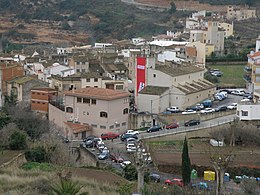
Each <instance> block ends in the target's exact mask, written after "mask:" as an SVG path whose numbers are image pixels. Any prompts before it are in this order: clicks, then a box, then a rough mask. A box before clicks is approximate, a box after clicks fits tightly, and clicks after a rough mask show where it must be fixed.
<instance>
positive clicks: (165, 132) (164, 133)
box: [139, 115, 236, 139]
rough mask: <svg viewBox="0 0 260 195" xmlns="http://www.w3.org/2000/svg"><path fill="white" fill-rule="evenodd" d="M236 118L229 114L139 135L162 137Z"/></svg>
mask: <svg viewBox="0 0 260 195" xmlns="http://www.w3.org/2000/svg"><path fill="white" fill-rule="evenodd" d="M235 118H236V117H235V115H231V116H228V117H225V118H221V119H220V120H217V119H216V121H214V120H211V121H205V122H203V123H201V124H199V125H196V126H188V127H186V126H182V127H179V128H175V129H163V130H161V131H157V132H152V133H142V134H140V135H139V138H140V139H151V138H156V137H162V136H167V135H174V134H178V133H185V132H190V131H198V130H202V129H207V128H211V127H216V126H219V125H223V124H227V123H231V122H233V121H234V120H235Z"/></svg>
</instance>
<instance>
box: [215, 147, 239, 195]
mask: <svg viewBox="0 0 260 195" xmlns="http://www.w3.org/2000/svg"><path fill="white" fill-rule="evenodd" d="M233 159H234V155H233V152H232V150H228V149H225V150H224V149H222V148H221V149H220V148H219V147H218V148H217V149H216V150H215V151H214V152H212V151H211V152H210V163H211V164H212V166H213V168H214V170H215V172H216V177H217V188H216V195H219V194H222V193H223V183H224V175H225V171H226V170H227V168H228V167H229V166H230V164H231V163H232V162H233Z"/></svg>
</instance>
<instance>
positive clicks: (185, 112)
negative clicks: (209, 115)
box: [181, 110, 197, 114]
mask: <svg viewBox="0 0 260 195" xmlns="http://www.w3.org/2000/svg"><path fill="white" fill-rule="evenodd" d="M195 113H197V111H195V110H185V111H183V112H182V113H181V114H195Z"/></svg>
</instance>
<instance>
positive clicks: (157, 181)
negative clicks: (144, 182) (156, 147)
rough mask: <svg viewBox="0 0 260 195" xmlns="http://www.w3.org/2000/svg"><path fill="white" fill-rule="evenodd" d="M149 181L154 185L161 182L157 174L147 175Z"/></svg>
mask: <svg viewBox="0 0 260 195" xmlns="http://www.w3.org/2000/svg"><path fill="white" fill-rule="evenodd" d="M149 180H150V181H153V182H155V183H160V181H161V176H160V175H158V174H156V173H151V174H150V175H149Z"/></svg>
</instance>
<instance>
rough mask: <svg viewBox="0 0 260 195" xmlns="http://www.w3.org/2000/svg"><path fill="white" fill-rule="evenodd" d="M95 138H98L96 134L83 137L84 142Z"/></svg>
mask: <svg viewBox="0 0 260 195" xmlns="http://www.w3.org/2000/svg"><path fill="white" fill-rule="evenodd" d="M94 138H96V136H94V135H90V136H88V137H85V138H83V142H86V141H87V140H93V139H94Z"/></svg>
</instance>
